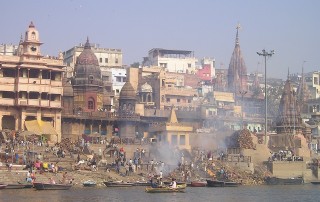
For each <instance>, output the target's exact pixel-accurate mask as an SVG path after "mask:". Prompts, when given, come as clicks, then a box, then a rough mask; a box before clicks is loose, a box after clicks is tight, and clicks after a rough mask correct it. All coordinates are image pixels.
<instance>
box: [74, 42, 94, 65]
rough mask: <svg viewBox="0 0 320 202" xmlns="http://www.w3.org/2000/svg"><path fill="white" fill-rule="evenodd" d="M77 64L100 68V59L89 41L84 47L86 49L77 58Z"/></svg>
mask: <svg viewBox="0 0 320 202" xmlns="http://www.w3.org/2000/svg"><path fill="white" fill-rule="evenodd" d="M76 64H82V65H97V66H99V62H98V58H97V57H96V55H95V54H94V53H93V51H92V50H91V46H90V43H89V39H87V42H86V44H85V45H84V49H83V51H82V53H81V54H80V55H79V57H78V58H77V61H76Z"/></svg>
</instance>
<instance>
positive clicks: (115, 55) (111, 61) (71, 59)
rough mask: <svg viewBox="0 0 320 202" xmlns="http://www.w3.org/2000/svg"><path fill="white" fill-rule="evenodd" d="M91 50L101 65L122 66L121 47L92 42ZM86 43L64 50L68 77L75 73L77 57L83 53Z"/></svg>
mask: <svg viewBox="0 0 320 202" xmlns="http://www.w3.org/2000/svg"><path fill="white" fill-rule="evenodd" d="M90 45H91V50H92V51H93V52H94V54H95V55H96V56H97V58H98V62H99V66H100V67H110V68H111V67H116V68H119V67H122V51H121V49H112V48H100V47H99V44H94V43H93V44H90ZM83 49H84V44H82V43H80V44H79V46H74V47H72V48H70V49H69V50H67V51H65V52H63V62H64V64H65V65H66V66H67V77H71V76H72V75H73V69H74V65H75V63H76V60H77V57H78V56H79V55H80V54H81V53H82V51H83Z"/></svg>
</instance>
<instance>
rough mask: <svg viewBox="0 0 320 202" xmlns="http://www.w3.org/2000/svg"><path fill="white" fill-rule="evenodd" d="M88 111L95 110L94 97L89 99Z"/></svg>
mask: <svg viewBox="0 0 320 202" xmlns="http://www.w3.org/2000/svg"><path fill="white" fill-rule="evenodd" d="M88 109H91V110H94V109H95V103H94V99H93V98H92V97H91V98H89V99H88Z"/></svg>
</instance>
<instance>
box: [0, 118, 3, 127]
mask: <svg viewBox="0 0 320 202" xmlns="http://www.w3.org/2000/svg"><path fill="white" fill-rule="evenodd" d="M2 117H3V116H2V115H0V130H2Z"/></svg>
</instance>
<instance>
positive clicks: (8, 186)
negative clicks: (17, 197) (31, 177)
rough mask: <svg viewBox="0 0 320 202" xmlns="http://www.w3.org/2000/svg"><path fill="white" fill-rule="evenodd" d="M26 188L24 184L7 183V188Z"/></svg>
mask: <svg viewBox="0 0 320 202" xmlns="http://www.w3.org/2000/svg"><path fill="white" fill-rule="evenodd" d="M23 188H25V185H24V184H7V186H6V187H5V189H23Z"/></svg>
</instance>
